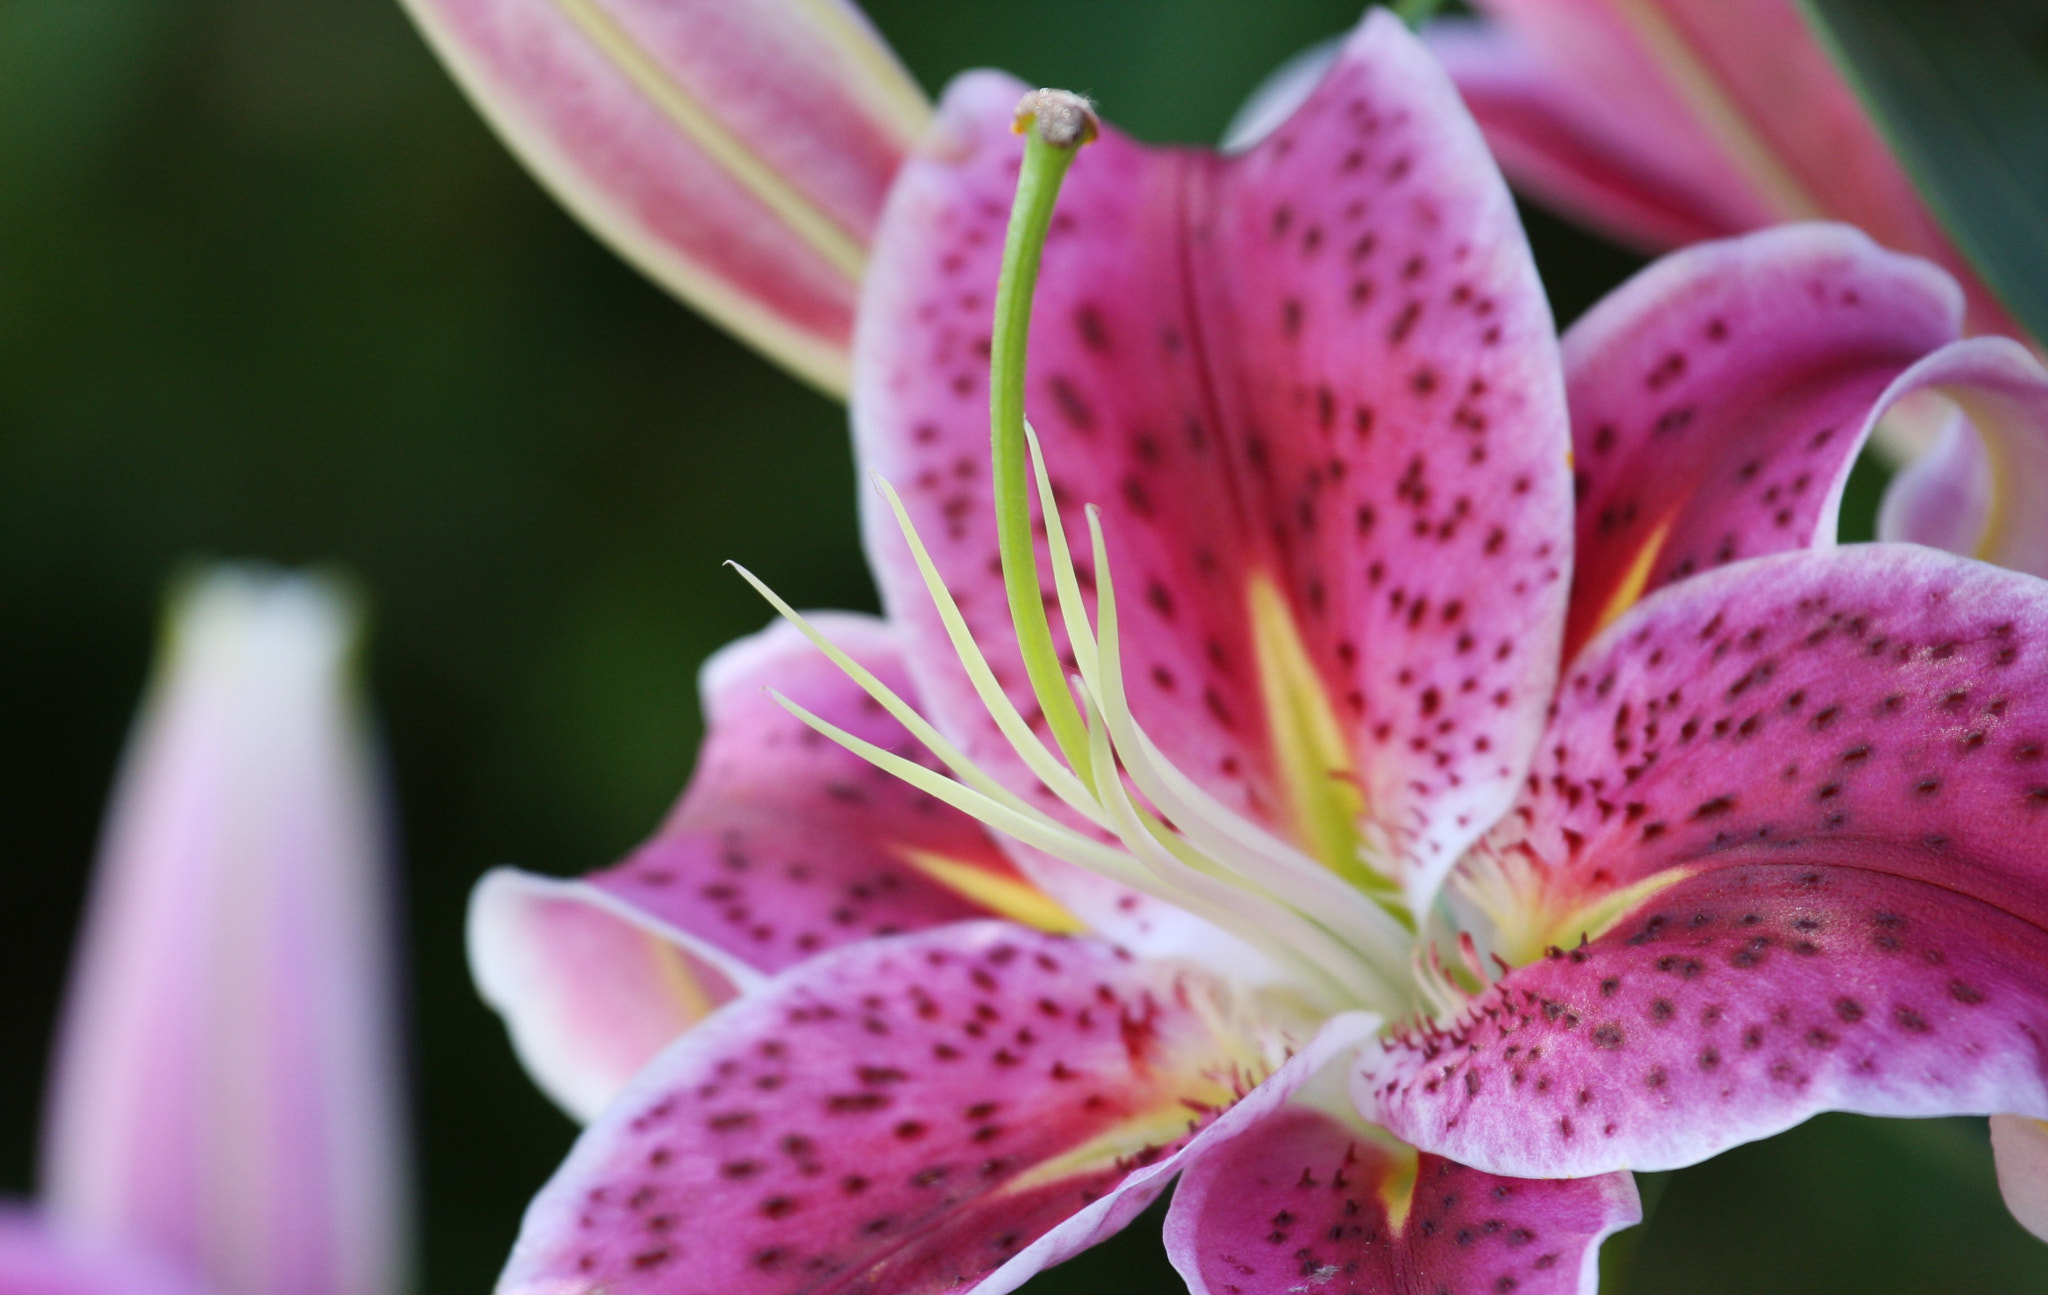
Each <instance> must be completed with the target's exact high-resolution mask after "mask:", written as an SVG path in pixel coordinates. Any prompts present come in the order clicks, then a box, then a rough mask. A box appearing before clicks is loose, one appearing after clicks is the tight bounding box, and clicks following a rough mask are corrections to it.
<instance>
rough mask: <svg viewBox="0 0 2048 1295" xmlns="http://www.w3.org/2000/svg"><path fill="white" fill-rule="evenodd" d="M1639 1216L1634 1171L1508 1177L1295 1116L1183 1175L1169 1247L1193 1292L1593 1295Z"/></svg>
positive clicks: (1266, 1124)
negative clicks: (1616, 1238) (1616, 1242)
mask: <svg viewBox="0 0 2048 1295" xmlns="http://www.w3.org/2000/svg"><path fill="white" fill-rule="evenodd" d="M1354 1119H1355V1117H1354ZM1641 1218H1642V1207H1641V1205H1640V1203H1639V1202H1638V1201H1637V1199H1636V1191H1635V1184H1634V1182H1633V1181H1631V1180H1630V1178H1629V1176H1628V1175H1627V1174H1604V1175H1601V1176H1599V1177H1596V1178H1580V1179H1574V1180H1570V1181H1542V1180H1533V1181H1532V1180H1528V1179H1519V1178H1500V1177H1496V1176H1494V1175H1492V1174H1485V1173H1481V1172H1479V1171H1478V1170H1476V1169H1468V1168H1466V1167H1465V1166H1464V1165H1461V1164H1458V1163H1456V1162H1454V1161H1450V1160H1445V1159H1443V1158H1442V1157H1440V1156H1432V1155H1420V1156H1418V1155H1417V1154H1416V1152H1415V1151H1413V1150H1412V1149H1410V1148H1408V1147H1405V1146H1400V1145H1399V1144H1397V1143H1395V1142H1394V1140H1393V1139H1392V1138H1390V1137H1388V1136H1387V1134H1386V1133H1385V1132H1384V1131H1382V1130H1377V1129H1370V1128H1367V1127H1362V1126H1359V1125H1357V1124H1355V1123H1354V1122H1352V1121H1347V1120H1344V1119H1339V1118H1338V1117H1336V1116H1334V1115H1331V1114H1327V1113H1325V1112H1323V1111H1321V1110H1316V1109H1312V1108H1309V1107H1305V1106H1290V1107H1288V1108H1286V1109H1283V1110H1282V1111H1280V1112H1278V1113H1277V1114H1275V1115H1273V1116H1272V1117H1271V1118H1268V1119H1265V1120H1262V1121H1260V1122H1258V1123H1257V1124H1253V1125H1250V1126H1248V1127H1247V1128H1246V1129H1245V1131H1244V1132H1243V1133H1241V1134H1239V1135H1238V1136H1237V1137H1234V1138H1231V1139H1230V1140H1228V1141H1227V1142H1224V1143H1223V1144H1222V1145H1221V1146H1219V1147H1214V1148H1212V1149H1210V1150H1208V1151H1206V1152H1205V1153H1204V1154H1203V1155H1202V1157H1201V1158H1200V1159H1198V1160H1197V1161H1196V1162H1195V1163H1194V1164H1193V1165H1191V1166H1190V1167H1189V1169H1188V1171H1187V1173H1186V1174H1185V1175H1184V1176H1183V1177H1182V1179H1181V1183H1180V1187H1179V1189H1178V1190H1177V1191H1176V1192H1175V1193H1174V1198H1173V1208H1172V1211H1171V1213H1169V1214H1168V1215H1167V1219H1166V1249H1167V1254H1168V1255H1170V1256H1171V1257H1172V1259H1173V1263H1174V1267H1176V1268H1178V1269H1179V1270H1180V1273H1181V1276H1183V1277H1185V1278H1186V1279H1187V1283H1188V1289H1189V1291H1190V1292H1192V1295H1287V1293H1289V1292H1300V1291H1304V1290H1308V1291H1317V1292H1325V1293H1326V1295H1380V1292H1386V1291H1410V1290H1413V1291H1444V1290H1459V1291H1464V1290H1469V1291H1475V1292H1476V1291H1512V1292H1514V1295H1592V1292H1594V1291H1595V1290H1597V1289H1598V1288H1599V1283H1600V1243H1601V1242H1602V1241H1603V1240H1605V1239H1606V1238H1607V1237H1608V1236H1609V1235H1611V1234H1612V1233H1614V1232H1616V1231H1619V1230H1620V1229H1622V1228H1625V1227H1628V1226H1630V1225H1632V1224H1634V1223H1636V1222H1638V1221H1640V1220H1641Z"/></svg>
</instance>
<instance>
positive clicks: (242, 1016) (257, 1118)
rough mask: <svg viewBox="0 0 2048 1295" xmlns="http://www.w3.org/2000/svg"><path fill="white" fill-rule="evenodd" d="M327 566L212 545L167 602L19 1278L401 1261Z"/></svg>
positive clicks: (108, 1290) (387, 1016)
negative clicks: (260, 562) (290, 563)
mask: <svg viewBox="0 0 2048 1295" xmlns="http://www.w3.org/2000/svg"><path fill="white" fill-rule="evenodd" d="M354 642H355V631H354V625H353V616H352V615H351V613H350V611H349V609H348V608H347V606H346V603H345V601H344V600H343V599H342V597H341V596H340V594H339V593H338V591H336V590H335V589H334V588H332V587H331V585H330V584H329V583H328V582H326V581H323V580H319V579H315V578H311V577H299V576H289V575H281V574H275V573H269V572H263V571H258V570H254V569H249V568H236V567H224V568H219V569H216V570H213V571H210V572H208V573H206V574H205V575H204V576H202V577H200V578H198V579H196V580H194V581H193V582H192V584H191V585H190V586H188V588H187V589H186V590H185V591H184V592H183V593H182V594H180V596H179V597H178V598H177V599H176V600H175V602H174V604H173V606H172V609H171V613H170V615H169V617H168V618H167V623H166V633H165V640H164V646H163V649H162V656H161V658H160V660H159V662H158V665H157V672H156V676H155V678H154V680H153V682H152V686H151V689H150V692H149V696H148V698H147V699H146V701H145V703H144V706H143V709H142V713H141V716H140V718H139V719H138V721H137V724H136V727H135V731H134V734H133V736H132V738H131V740H130V743H129V747H128V751H127V755H126V758H125V760H124V762H123V765H122V769H121V774H120V777H119V780H118V782H117V785H116V788H115V792H114V796H113V802H112V805H111V807H110V809H109V812H108V818H107V826H106V834H105V838H104V841H103V843H102V848H101V856H100V861H99V865H98V870H97V873H96V876H95V879H94V886H93V895H92V902H91V906H90V909H89V911H88V916H87V921H86V926H85V930H84V932H83V935H82V937H81V941H80V946H79V953H78V957H77V962H76V966H75V968H74V971H73V974H72V979H71V984H70V990H69V995H68V999H67V1002H66V1005H65V1012H64V1018H63V1027H62V1031H61V1034H60V1036H59V1039H58V1047H57V1049H56V1056H55V1064H54V1066H53V1069H52V1074H51V1082H50V1104H49V1112H48V1120H47V1123H46V1126H45V1143H44V1154H43V1163H42V1177H43V1191H42V1199H41V1200H40V1202H39V1207H40V1208H39V1210H38V1213H37V1215H36V1216H33V1217H32V1216H29V1215H27V1214H25V1213H24V1214H0V1289H4V1290H6V1291H8V1292H10V1293H16V1292H18V1293H19V1295H195V1293H197V1292H202V1291H203V1292H209V1293H210V1295H391V1293H392V1292H395V1291H397V1290H398V1289H400V1288H401V1287H402V1285H403V1283H404V1266H405V1265H404V1259H405V1249H406V1235H405V1233H406V1227H405V1224H406V1213H407V1211H406V1208H405V1205H406V1191H405V1187H406V1183H405V1155H404V1144H403V1139H402V1131H401V1111H400V1101H399V1097H398V1093H399V1084H398V1075H397V1039H396V1031H395V1029H394V1023H395V1020H396V1012H395V1004H394V1003H393V1001H392V996H393V993H394V991H395V986H393V985H392V984H391V983H390V974H391V967H392V965H393V960H394V955H395V950H394V949H393V948H392V947H391V945H390V943H389V938H390V931H389V925H390V924H389V918H388V913H387V903H388V896H387V895H386V894H385V887H386V886H387V885H388V884H389V882H390V878H389V876H388V869H387V855H388V850H389V845H390V842H389V840H388V839H387V833H388V828H387V826H386V822H385V815H384V813H383V806H382V803H381V800H382V797H381V788H380V787H378V785H377V781H376V778H375V775H374V772H373V767H372V761H371V759H370V757H369V753H368V749H367V748H368V742H367V737H366V735H365V733H364V731H363V727H362V723H361V719H360V716H359V714H358V707H359V700H360V699H359V698H358V697H357V695H356V692H355V688H354V685H353V682H352V680H351V677H350V676H351V673H352V669H351V664H350V657H351V655H352V653H353V651H354Z"/></svg>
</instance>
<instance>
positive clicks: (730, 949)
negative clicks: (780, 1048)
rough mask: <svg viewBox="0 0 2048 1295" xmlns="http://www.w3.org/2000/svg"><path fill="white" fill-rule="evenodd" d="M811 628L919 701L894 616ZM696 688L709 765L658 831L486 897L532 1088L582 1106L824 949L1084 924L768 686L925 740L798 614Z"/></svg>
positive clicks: (507, 1005)
mask: <svg viewBox="0 0 2048 1295" xmlns="http://www.w3.org/2000/svg"><path fill="white" fill-rule="evenodd" d="M812 622H813V624H815V625H816V626H817V627H818V628H819V629H820V630H822V631H823V632H824V633H826V634H827V635H828V636H829V637H830V638H831V639H832V641H833V642H834V643H835V644H837V645H838V646H839V647H840V648H841V649H843V650H844V651H846V652H848V653H849V654H851V655H852V656H853V658H854V659H855V660H857V661H859V662H860V663H861V664H862V665H863V666H865V667H866V668H867V669H869V670H871V671H873V672H874V673H875V674H876V675H877V677H879V678H881V679H882V680H883V681H884V682H885V683H887V684H888V685H889V686H890V687H892V688H894V689H895V690H896V691H897V692H898V693H899V694H903V695H907V696H909V697H911V698H912V699H914V698H915V696H916V694H915V692H914V691H913V689H912V688H911V685H910V683H909V680H908V679H907V678H905V677H904V673H903V667H902V664H901V661H900V658H899V652H900V649H899V648H898V646H897V636H896V634H895V632H894V631H893V630H891V629H890V628H889V627H887V626H886V625H884V624H882V623H881V622H880V621H877V620H875V619H873V618H872V617H867V616H855V615H848V614H843V613H827V614H822V615H818V616H815V617H813V618H812ZM699 683H700V692H701V695H702V698H703V708H704V718H705V725H706V729H707V733H706V737H705V742H704V746H703V748H702V750H701V752H700V753H699V755H698V760H697V770H696V772H695V773H694V774H693V775H692V777H691V779H690V785H689V787H688V788H687V789H686V790H685V791H684V793H683V795H682V798H681V799H680V800H679V801H678V802H677V804H676V807H675V808H674V809H673V810H672V811H671V812H670V814H669V816H668V819H667V821H666V822H664V823H663V824H662V826H661V828H660V829H659V830H658V831H657V832H656V833H655V834H654V836H653V838H652V839H650V840H649V841H648V842H647V843H646V844H644V845H642V846H641V847H640V848H639V849H637V850H635V851H634V852H633V853H632V854H631V855H629V856H627V858H626V859H625V861H624V862H622V863H620V864H618V865H616V866H615V867H612V868H609V869H606V870H604V871H602V872H597V873H593V874H592V875H591V876H589V877H588V878H585V879H583V880H580V881H559V880H556V879H553V878H547V877H536V876H531V875H528V874H522V873H516V872H513V871H512V870H510V869H499V870H498V871H496V872H493V873H492V874H490V875H489V876H487V877H485V878H484V879H483V881H481V882H480V883H478V886H477V889H476V892H475V894H474V896H473V897H472V900H471V906H470V926H469V940H470V965H471V967H472V968H473V970H474V973H475V975H476V979H477V984H478V987H479V989H480V990H481V991H482V993H483V995H484V997H485V999H486V1000H488V1001H489V1002H490V1003H491V1005H492V1006H493V1007H495V1008H497V1009H498V1011H499V1012H500V1013H501V1014H502V1015H503V1016H504V1017H505V1021H506V1025H507V1027H508V1028H509V1029H510V1030H511V1032H512V1037H513V1041H514V1044H515V1046H516V1047H517V1048H518V1050H519V1054H520V1058H521V1060H522V1061H524V1062H525V1064H526V1067H527V1069H528V1070H529V1071H530V1072H532V1074H533V1076H534V1078H535V1080H536V1082H538V1083H539V1084H540V1085H541V1087H542V1088H543V1089H545V1090H546V1091H547V1092H548V1094H549V1095H550V1096H551V1097H553V1098H554V1099H555V1100H556V1101H557V1102H559V1103H560V1104H561V1105H562V1106H563V1108H564V1109H566V1110H567V1111H569V1112H570V1113H571V1114H572V1115H574V1116H576V1117H577V1118H579V1119H584V1120H588V1119H590V1118H591V1117H592V1116H594V1115H596V1113H597V1112H598V1110H599V1109H601V1108H602V1107H603V1106H604V1104H605V1103H606V1102H607V1101H609V1100H610V1099H611V1097H612V1095H613V1094H615V1093H616V1092H617V1091H618V1090H619V1088H620V1087H622V1086H623V1085H624V1084H625V1082H626V1080H628V1079H629V1078H631V1077H632V1075H633V1073H634V1072H635V1071H637V1070H638V1069H639V1068H640V1067H641V1066H642V1065H644V1064H645V1063H646V1062H647V1061H649V1060H650V1059H652V1058H653V1057H654V1055H655V1054H656V1053H658V1052H660V1051H661V1050H662V1048H664V1047H666V1046H667V1045H668V1043H669V1042H670V1041H671V1040H672V1039H674V1038H675V1036H676V1035H677V1034H679V1033H681V1032H682V1031H683V1030H684V1029H687V1028H688V1027H689V1026H690V1025H692V1024H694V1023H695V1022H696V1021H698V1020H700V1019H701V1018H702V1017H703V1016H704V1015H705V1014H706V1013H708V1012H710V1011H711V1010H713V1009H714V1008H716V1007H718V1006H719V1005H720V1004H722V1003H724V1002H725V1001H727V1000H728V999H730V998H732V997H734V996H735V995H736V994H738V993H741V992H744V991H747V990H750V989H753V988H756V987H758V986H759V985H761V984H762V983H763V982H764V981H765V980H766V979H767V977H768V976H769V975H772V974H773V973H775V972H778V971H781V970H783V969H784V968H787V967H790V966H793V965H795V964H796V963H798V962H801V961H803V960H804V959H806V958H809V957H811V956H813V955H814V954H818V953H822V952H824V951H825V950H827V949H831V948H835V947H837V946H839V945H841V944H845V943H848V942H849V941H853V940H862V939H868V938H871V937H873V936H877V935H890V934H894V933H897V932H901V931H910V930H919V929H922V928H925V927H929V926H938V925H942V924H944V923H947V922H957V921H962V920H965V919H968V918H975V917H988V916H995V915H1007V916H1013V917H1020V918H1023V919H1024V920H1027V921H1031V920H1037V921H1042V922H1049V923H1052V924H1056V925H1065V926H1070V925H1071V924H1070V923H1064V924H1063V923H1062V922H1061V919H1062V918H1063V917H1064V914H1063V913H1062V912H1061V911H1060V910H1059V909H1058V907H1057V906H1056V905H1054V904H1052V903H1051V901H1049V900H1047V899H1045V898H1044V897H1043V896H1041V895H1039V894H1038V893H1037V892H1036V891H1035V890H1033V889H1032V888H1031V887H1030V886H1029V885H1028V884H1027V883H1026V882H1025V881H1024V880H1023V879H1022V878H1021V877H1020V876H1018V874H1017V873H1016V871H1015V870H1014V869H1013V868H1012V867H1011V866H1010V865H1009V863H1008V861H1007V860H1006V859H1005V857H1004V856H1003V854H1002V852H1001V850H999V849H998V848H997V847H996V845H995V843H994V842H993V841H992V840H990V838H989V836H988V835H987V833H986V832H984V831H983V829H982V828H981V827H980V825H979V824H977V823H975V822H974V820H972V819H970V818H968V817H967V816H966V815H964V814H962V813H960V812H959V811H958V810H955V809H952V808H950V807H948V806H945V805H942V804H940V803H939V802H937V801H935V800H933V799H932V798H931V797H929V796H927V795H926V794H925V793H923V792H921V791H918V790H917V789H915V788H913V787H911V786H909V785H908V784H906V783H904V782H902V781H900V780H898V779H896V778H894V777H892V776H890V775H888V774H886V773H883V772H882V771H881V770H879V769H876V768H875V767H874V766H872V765H870V764H868V763H867V762H866V761H864V760H862V759H861V758H860V757H858V756H856V755H854V754H852V753H851V752H848V751H846V750H845V749H843V748H841V747H839V746H837V745H834V744H833V743H831V742H828V741H826V740H825V739H824V738H823V737H822V736H820V735H819V734H817V733H815V732H813V731H812V730H810V729H809V728H806V727H805V726H804V725H803V723H802V722H800V721H799V720H797V719H795V718H794V717H792V716H791V715H790V714H789V713H788V712H787V711H785V710H784V709H783V708H782V707H781V706H780V705H778V704H777V703H776V701H775V698H774V697H773V696H772V695H770V693H769V691H768V690H769V689H770V688H771V687H772V688H773V689H775V690H776V691H777V692H780V693H782V694H783V695H784V696H787V697H789V698H790V699H791V700H793V701H795V702H797V703H798V704H799V705H802V706H804V707H805V708H806V709H808V710H810V711H811V712H812V713H813V714H816V715H820V716H823V717H824V718H827V719H829V720H831V721H832V722H833V723H835V724H838V725H839V726H840V727H842V728H845V729H847V730H848V731H850V732H853V733H855V734H858V735H859V736H861V737H862V738H864V739H865V740H867V741H871V742H874V743H876V744H878V745H881V746H883V747H886V748H888V749H890V750H897V751H901V752H903V753H905V754H911V753H912V752H911V747H912V746H913V745H914V744H913V742H912V740H911V738H910V736H909V734H908V733H906V732H905V731H904V729H903V727H902V725H900V724H898V723H897V722H896V721H895V720H894V719H892V718H890V717H889V716H888V715H887V714H885V713H883V712H882V711H881V710H880V708H878V707H877V706H875V705H874V703H873V702H871V701H870V700H869V698H868V696H867V694H866V693H864V692H862V691H861V689H860V687H859V685H857V684H855V683H854V682H853V681H851V680H850V679H848V678H847V677H846V676H845V675H844V674H843V673H841V672H840V670H839V668H838V667H837V666H836V665H834V664H832V662H831V661H830V660H829V659H827V658H826V657H825V656H824V655H823V654H822V653H820V652H819V651H818V650H817V649H816V648H815V647H813V646H812V645H811V644H810V643H809V642H808V641H807V640H805V639H804V637H803V636H802V635H801V634H799V633H798V632H797V631H796V629H795V628H794V627H793V626H791V625H789V624H787V623H785V622H780V621H778V622H777V623H776V624H774V625H771V626H770V627H768V628H767V629H765V630H763V631H762V632H761V633H759V634H755V635H752V636H750V637H748V638H744V639H741V640H739V641H738V642H736V643H732V644H729V645H728V646H727V647H725V648H724V649H723V650H722V651H720V652H719V653H718V654H717V655H715V656H713V657H712V658H710V659H709V660H708V661H706V662H705V664H704V669H703V672H702V674H701V676H700V680H699Z"/></svg>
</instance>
